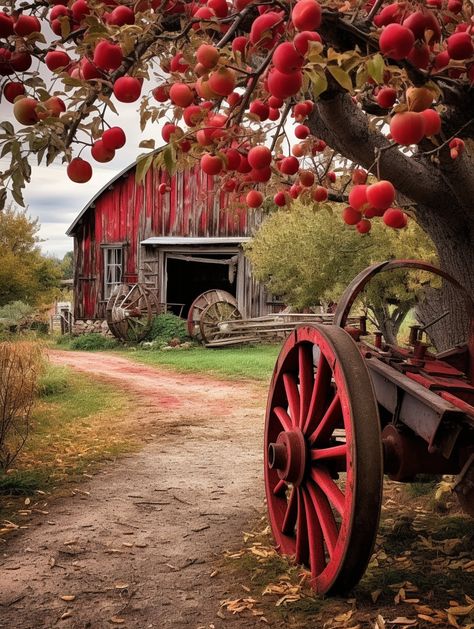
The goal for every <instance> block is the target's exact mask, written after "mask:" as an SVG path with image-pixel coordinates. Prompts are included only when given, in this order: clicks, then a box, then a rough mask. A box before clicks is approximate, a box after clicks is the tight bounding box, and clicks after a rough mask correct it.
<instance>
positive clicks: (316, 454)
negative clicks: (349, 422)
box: [311, 443, 347, 461]
mask: <svg viewBox="0 0 474 629" xmlns="http://www.w3.org/2000/svg"><path fill="white" fill-rule="evenodd" d="M346 454H347V444H345V443H341V444H340V445H337V446H331V447H329V448H318V449H315V450H311V460H312V461H318V460H321V459H345V458H346Z"/></svg>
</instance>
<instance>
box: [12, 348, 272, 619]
mask: <svg viewBox="0 0 474 629" xmlns="http://www.w3.org/2000/svg"><path fill="white" fill-rule="evenodd" d="M50 359H51V361H52V362H53V363H55V364H58V365H67V366H70V367H72V368H74V369H76V370H78V371H82V372H87V373H89V374H92V375H93V376H95V377H97V378H100V379H105V380H108V381H110V382H113V383H115V384H116V385H117V386H118V387H120V388H121V389H122V390H123V392H124V396H126V397H127V396H133V398H134V400H135V401H134V412H133V414H132V415H130V418H129V420H130V422H131V424H132V425H134V426H136V427H137V429H140V432H141V434H145V435H147V439H146V440H145V441H146V445H144V447H143V449H141V451H140V452H139V453H137V454H134V455H132V456H127V457H125V458H122V459H120V460H119V461H118V462H115V463H112V464H110V465H108V466H107V467H106V468H105V469H103V470H101V471H100V472H99V473H98V474H96V475H95V476H94V477H92V478H91V479H90V480H88V482H86V483H84V484H81V485H80V487H78V488H77V489H75V490H74V491H72V492H71V493H72V495H71V496H68V497H66V498H61V499H58V500H56V501H53V502H52V503H51V504H49V505H48V513H47V514H43V515H38V516H37V517H36V518H35V519H33V520H32V521H31V522H30V524H29V526H28V527H27V528H26V529H25V530H23V531H20V532H18V533H16V534H15V535H14V536H11V537H10V538H9V539H8V541H7V543H6V544H5V545H4V546H3V547H2V548H1V555H0V627H1V628H2V629H43V628H44V629H47V628H48V629H49V628H51V627H64V628H66V629H68V628H78V629H79V628H81V629H82V628H86V627H87V628H91V629H102V628H105V627H107V628H110V627H113V626H122V627H130V628H132V627H133V628H140V629H145V628H148V627H149V628H151V627H157V628H158V627H159V628H160V629H161V628H163V629H164V628H166V627H173V628H174V629H181V628H183V629H185V628H187V627H192V628H193V629H198V628H202V629H214V628H215V629H220V628H221V627H226V628H229V629H233V628H236V627H245V628H249V629H251V628H252V627H257V626H258V627H262V623H261V622H259V620H258V618H257V619H252V618H249V617H246V618H241V617H238V616H236V617H229V616H226V619H225V620H223V619H221V618H220V617H219V616H218V615H217V613H218V612H219V607H220V602H221V601H222V600H223V599H225V598H226V596H228V594H229V591H228V584H227V583H226V581H225V579H224V578H222V577H221V574H220V572H219V571H217V574H215V573H216V565H217V564H218V561H219V560H220V559H221V558H222V554H223V553H224V551H225V550H226V549H232V548H235V547H238V546H239V545H241V542H242V531H244V530H246V528H247V527H248V526H251V523H252V522H254V521H255V520H256V519H257V517H258V515H259V514H260V513H261V510H262V503H263V493H264V492H263V482H262V469H263V467H262V436H263V409H264V404H265V393H266V391H265V387H264V386H263V385H262V384H261V383H252V382H229V381H219V380H216V379H214V378H209V377H204V376H201V375H183V374H177V373H174V372H170V371H164V370H158V369H155V368H152V367H148V366H144V365H137V364H136V363H132V362H131V361H129V360H127V359H125V358H120V357H117V356H111V355H107V354H103V353H97V354H91V353H87V352H74V353H71V352H61V351H51V354H50ZM110 430H111V431H113V419H112V418H111V423H110ZM72 597H73V598H72Z"/></svg>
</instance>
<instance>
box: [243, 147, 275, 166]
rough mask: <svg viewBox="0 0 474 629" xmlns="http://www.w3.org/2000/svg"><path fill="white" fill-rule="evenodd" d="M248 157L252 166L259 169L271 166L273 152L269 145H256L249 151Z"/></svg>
mask: <svg viewBox="0 0 474 629" xmlns="http://www.w3.org/2000/svg"><path fill="white" fill-rule="evenodd" d="M247 159H248V161H249V164H250V166H252V168H256V169H257V170H258V169H260V168H266V167H268V166H270V164H271V162H272V153H271V151H270V149H269V148H268V147H267V146H254V147H253V148H251V149H250V151H249V152H248V156H247Z"/></svg>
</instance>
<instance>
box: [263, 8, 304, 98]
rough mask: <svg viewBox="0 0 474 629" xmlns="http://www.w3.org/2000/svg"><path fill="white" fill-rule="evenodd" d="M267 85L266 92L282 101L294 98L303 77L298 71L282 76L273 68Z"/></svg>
mask: <svg viewBox="0 0 474 629" xmlns="http://www.w3.org/2000/svg"><path fill="white" fill-rule="evenodd" d="M301 1H302V0H301ZM311 1H312V0H311ZM267 84H268V91H269V92H270V94H271V95H272V96H275V97H276V98H281V99H283V100H284V99H286V98H288V97H289V96H294V95H295V94H297V93H298V92H299V91H300V89H301V86H302V85H303V75H302V73H301V72H300V71H295V72H293V73H292V74H284V73H283V72H280V71H279V70H277V69H276V68H273V69H272V70H271V71H270V72H269V74H268V82H267Z"/></svg>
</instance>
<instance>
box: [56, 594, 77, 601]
mask: <svg viewBox="0 0 474 629" xmlns="http://www.w3.org/2000/svg"><path fill="white" fill-rule="evenodd" d="M59 598H60V599H61V600H62V601H66V602H69V601H74V600H75V599H76V597H75V596H74V594H63V596H60V597H59Z"/></svg>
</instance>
